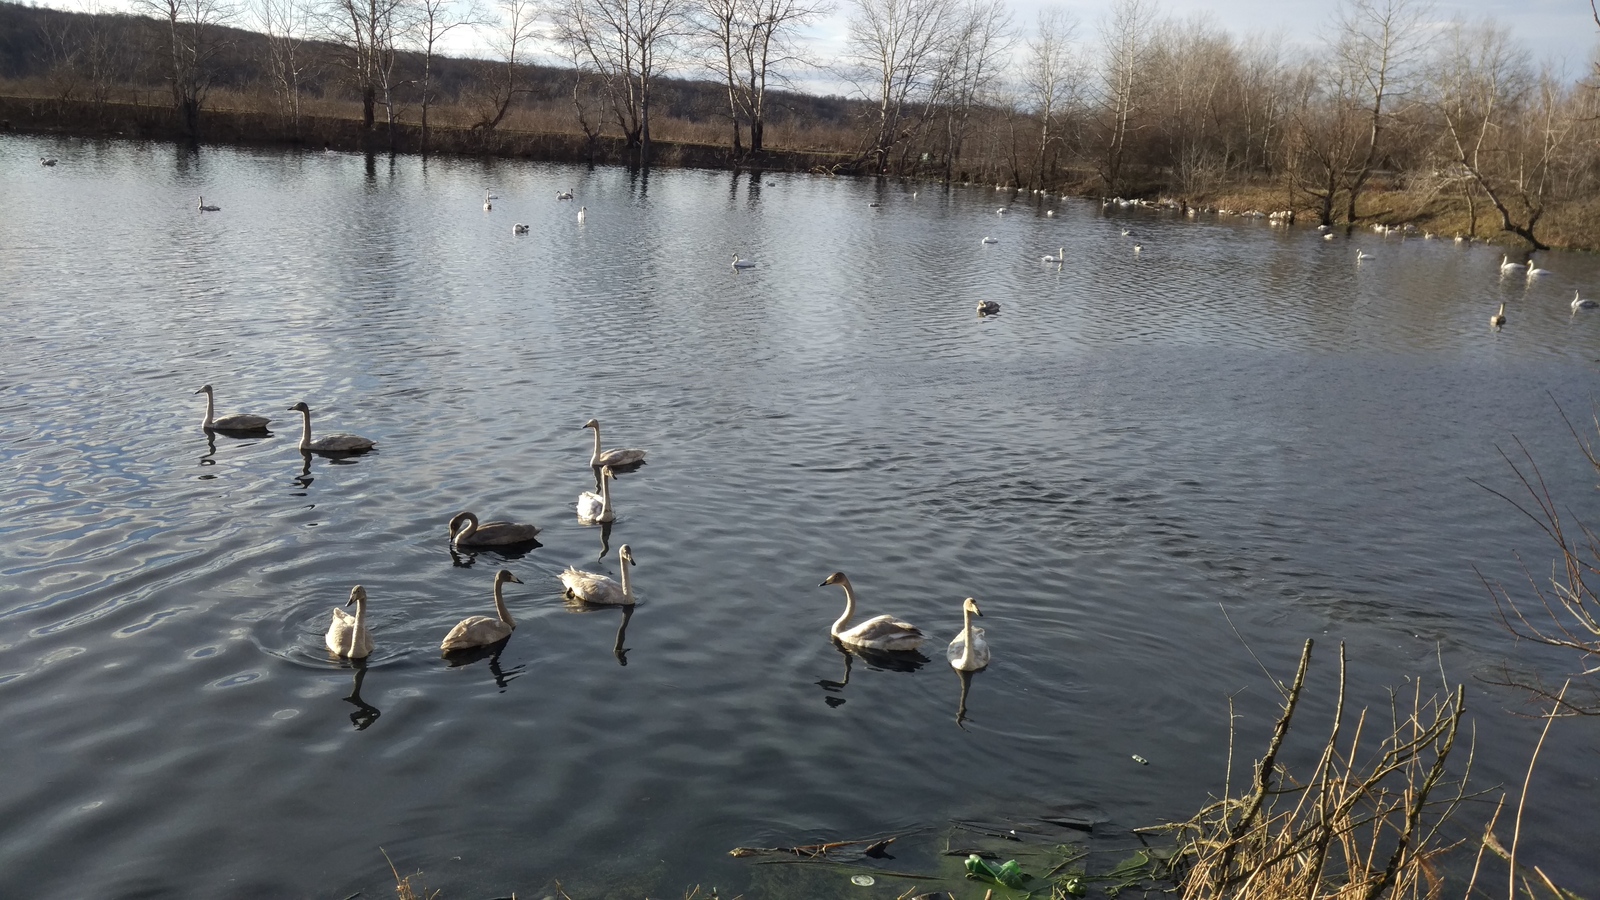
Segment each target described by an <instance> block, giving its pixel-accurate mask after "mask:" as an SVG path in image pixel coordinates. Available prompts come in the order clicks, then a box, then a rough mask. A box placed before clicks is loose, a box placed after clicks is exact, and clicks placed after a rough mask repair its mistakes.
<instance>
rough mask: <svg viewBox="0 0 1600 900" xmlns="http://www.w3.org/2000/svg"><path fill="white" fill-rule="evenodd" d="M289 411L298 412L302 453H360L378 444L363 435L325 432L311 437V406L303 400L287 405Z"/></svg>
mask: <svg viewBox="0 0 1600 900" xmlns="http://www.w3.org/2000/svg"><path fill="white" fill-rule="evenodd" d="M289 412H297V413H299V414H300V416H301V418H302V420H303V423H304V430H303V431H302V432H301V433H300V452H302V453H362V452H364V451H367V450H371V449H372V448H373V447H376V446H377V445H378V442H377V441H369V440H367V439H366V438H364V437H359V436H357V435H354V434H343V433H340V434H325V435H323V436H322V437H319V438H317V439H316V440H314V441H313V440H312V439H311V407H309V406H306V402H305V401H304V400H302V401H300V402H299V403H296V404H295V405H293V406H291V407H289Z"/></svg>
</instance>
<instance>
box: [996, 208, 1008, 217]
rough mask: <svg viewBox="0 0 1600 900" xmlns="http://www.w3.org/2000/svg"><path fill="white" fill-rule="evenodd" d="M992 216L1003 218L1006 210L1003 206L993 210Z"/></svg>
mask: <svg viewBox="0 0 1600 900" xmlns="http://www.w3.org/2000/svg"><path fill="white" fill-rule="evenodd" d="M994 214H995V215H997V216H1003V215H1005V214H1006V208H1005V207H1004V206H1002V207H1000V208H999V209H997V210H995V211H994Z"/></svg>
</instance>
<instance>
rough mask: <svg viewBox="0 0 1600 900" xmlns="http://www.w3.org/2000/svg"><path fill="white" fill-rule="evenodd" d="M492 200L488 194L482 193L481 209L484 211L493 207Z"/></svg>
mask: <svg viewBox="0 0 1600 900" xmlns="http://www.w3.org/2000/svg"><path fill="white" fill-rule="evenodd" d="M492 200H494V198H493V197H491V196H489V195H488V194H484V195H483V211H484V212H488V211H489V210H491V209H494V204H493V203H492V202H490V201H492Z"/></svg>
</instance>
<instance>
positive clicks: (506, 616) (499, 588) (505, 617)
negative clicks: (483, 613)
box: [494, 578, 517, 628]
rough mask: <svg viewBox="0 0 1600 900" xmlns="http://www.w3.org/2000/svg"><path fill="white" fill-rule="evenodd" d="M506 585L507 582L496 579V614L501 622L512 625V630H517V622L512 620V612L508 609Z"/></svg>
mask: <svg viewBox="0 0 1600 900" xmlns="http://www.w3.org/2000/svg"><path fill="white" fill-rule="evenodd" d="M504 585H505V582H503V581H501V580H499V579H498V578H497V579H495V582H494V612H495V615H497V616H499V617H500V621H502V622H504V623H506V624H507V625H510V626H511V627H512V628H515V627H517V623H516V620H514V619H512V618H511V611H510V610H508V609H506V598H505V587H504Z"/></svg>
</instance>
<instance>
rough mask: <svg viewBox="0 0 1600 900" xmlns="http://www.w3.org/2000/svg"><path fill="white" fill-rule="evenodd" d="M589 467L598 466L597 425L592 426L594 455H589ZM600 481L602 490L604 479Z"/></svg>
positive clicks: (598, 437) (598, 433) (598, 436)
mask: <svg viewBox="0 0 1600 900" xmlns="http://www.w3.org/2000/svg"><path fill="white" fill-rule="evenodd" d="M589 465H591V466H598V465H600V426H599V425H596V426H594V453H592V454H590V455H589ZM600 481H601V482H602V483H601V485H600V486H601V487H602V488H603V487H605V484H604V482H605V478H604V477H602V478H601V479H600Z"/></svg>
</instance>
